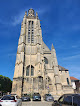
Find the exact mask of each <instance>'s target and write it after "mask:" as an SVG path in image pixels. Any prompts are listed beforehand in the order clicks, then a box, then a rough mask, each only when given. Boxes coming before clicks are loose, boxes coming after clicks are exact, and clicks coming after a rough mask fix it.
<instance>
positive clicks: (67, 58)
mask: <svg viewBox="0 0 80 106" xmlns="http://www.w3.org/2000/svg"><path fill="white" fill-rule="evenodd" d="M76 58H80V54H78V55H74V56H69V57H64V58H63V60H71V59H76Z"/></svg>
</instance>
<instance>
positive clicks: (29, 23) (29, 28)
mask: <svg viewBox="0 0 80 106" xmlns="http://www.w3.org/2000/svg"><path fill="white" fill-rule="evenodd" d="M30 32H31V21H29V22H28V43H30V39H31V37H30Z"/></svg>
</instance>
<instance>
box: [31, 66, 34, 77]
mask: <svg viewBox="0 0 80 106" xmlns="http://www.w3.org/2000/svg"><path fill="white" fill-rule="evenodd" d="M33 75H34V67H33V66H31V76H33Z"/></svg>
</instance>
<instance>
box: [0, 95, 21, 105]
mask: <svg viewBox="0 0 80 106" xmlns="http://www.w3.org/2000/svg"><path fill="white" fill-rule="evenodd" d="M0 106H22V100H21V99H20V98H19V97H18V96H17V95H6V96H3V97H2V98H1V99H0Z"/></svg>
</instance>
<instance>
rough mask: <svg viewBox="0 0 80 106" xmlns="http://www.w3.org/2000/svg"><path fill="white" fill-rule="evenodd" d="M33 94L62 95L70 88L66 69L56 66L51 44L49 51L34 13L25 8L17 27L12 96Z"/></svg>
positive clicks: (71, 90) (69, 90) (36, 15)
mask: <svg viewBox="0 0 80 106" xmlns="http://www.w3.org/2000/svg"><path fill="white" fill-rule="evenodd" d="M34 92H39V93H40V94H41V95H42V96H43V95H44V94H45V93H51V94H52V95H62V94H64V93H73V89H72V86H71V80H70V76H69V71H68V69H65V68H64V67H61V66H59V65H58V62H57V57H56V51H55V48H54V46H53V44H52V47H51V50H50V49H49V48H48V47H47V46H46V44H45V43H44V41H43V39H42V30H41V25H40V20H39V18H38V14H37V13H36V14H35V12H34V10H33V9H29V10H28V14H27V12H25V15H24V18H23V21H22V24H21V33H20V37H19V41H18V48H17V55H16V63H15V71H14V77H13V85H12V93H14V94H15V93H16V94H17V95H19V96H21V95H22V94H26V93H28V94H29V93H34Z"/></svg>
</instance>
